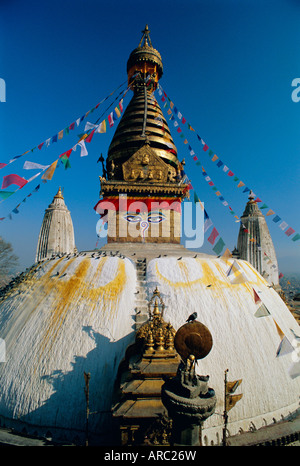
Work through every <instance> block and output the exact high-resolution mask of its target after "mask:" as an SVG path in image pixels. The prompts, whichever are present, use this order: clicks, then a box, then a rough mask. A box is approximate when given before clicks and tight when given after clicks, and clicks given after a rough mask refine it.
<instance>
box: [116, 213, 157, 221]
mask: <svg viewBox="0 0 300 466" xmlns="http://www.w3.org/2000/svg"><path fill="white" fill-rule="evenodd" d="M124 219H125V220H127V222H131V223H138V222H141V221H142V220H143V217H142V216H141V215H140V214H136V213H128V214H127V215H125V216H124ZM165 219H166V217H165V215H164V214H163V213H161V212H149V214H148V216H147V221H148V222H149V223H160V222H162V221H163V220H165Z"/></svg>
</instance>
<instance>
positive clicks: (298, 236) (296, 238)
mask: <svg viewBox="0 0 300 466" xmlns="http://www.w3.org/2000/svg"><path fill="white" fill-rule="evenodd" d="M298 239H300V235H299V233H297V234H296V235H295V236H294V238H292V241H298Z"/></svg>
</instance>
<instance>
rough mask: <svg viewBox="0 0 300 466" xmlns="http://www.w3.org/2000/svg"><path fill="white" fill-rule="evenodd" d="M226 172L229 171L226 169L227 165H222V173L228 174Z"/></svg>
mask: <svg viewBox="0 0 300 466" xmlns="http://www.w3.org/2000/svg"><path fill="white" fill-rule="evenodd" d="M217 165H218V164H217ZM228 170H229V168H228V167H227V165H224V167H223V172H225V173H226V172H228Z"/></svg>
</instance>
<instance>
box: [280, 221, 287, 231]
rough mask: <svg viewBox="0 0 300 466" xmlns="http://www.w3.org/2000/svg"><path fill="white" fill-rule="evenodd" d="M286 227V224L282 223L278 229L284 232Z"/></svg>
mask: <svg viewBox="0 0 300 466" xmlns="http://www.w3.org/2000/svg"><path fill="white" fill-rule="evenodd" d="M287 226H288V224H287V223H286V222H282V223H281V224H280V225H279V228H281V230H282V231H284V230H285V229H286V227H287Z"/></svg>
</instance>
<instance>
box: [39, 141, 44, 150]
mask: <svg viewBox="0 0 300 466" xmlns="http://www.w3.org/2000/svg"><path fill="white" fill-rule="evenodd" d="M43 145H44V143H43V142H42V144H39V145H38V148H39V149H40V150H41V148H42V147H43Z"/></svg>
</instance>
